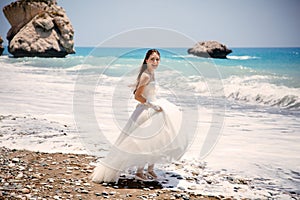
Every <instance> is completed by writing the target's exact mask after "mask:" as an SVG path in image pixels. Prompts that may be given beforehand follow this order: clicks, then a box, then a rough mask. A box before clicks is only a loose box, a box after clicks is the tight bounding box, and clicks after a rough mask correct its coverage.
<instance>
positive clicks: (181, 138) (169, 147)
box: [90, 81, 188, 183]
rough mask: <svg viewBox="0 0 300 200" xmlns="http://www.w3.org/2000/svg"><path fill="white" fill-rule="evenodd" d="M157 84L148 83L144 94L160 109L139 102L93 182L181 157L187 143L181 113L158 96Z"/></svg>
mask: <svg viewBox="0 0 300 200" xmlns="http://www.w3.org/2000/svg"><path fill="white" fill-rule="evenodd" d="M155 88H156V83H155V82H154V81H151V82H150V83H149V84H148V85H146V86H145V89H144V92H143V96H144V97H145V98H146V99H147V100H148V101H150V102H151V103H153V104H155V105H159V106H160V107H161V108H162V110H163V111H162V112H157V111H155V110H154V109H153V108H150V107H148V106H146V105H144V104H138V105H137V107H136V109H135V110H134V112H133V113H132V115H131V117H130V119H129V120H128V122H127V124H126V125H125V127H124V129H123V131H122V132H121V134H120V136H119V137H118V139H117V140H116V142H115V144H114V145H113V146H112V147H111V149H110V151H109V153H108V155H107V156H106V157H105V158H104V159H103V160H101V162H100V164H99V165H98V166H97V167H95V169H94V171H93V173H92V175H91V177H90V178H91V179H92V180H93V181H94V182H99V183H101V182H117V181H118V178H119V175H120V173H121V172H124V171H125V170H127V169H128V168H131V167H143V166H145V165H146V164H155V163H166V162H171V161H173V160H177V159H179V158H180V157H181V156H182V155H183V153H184V152H185V150H186V148H187V145H188V142H187V138H186V136H185V134H184V132H183V130H181V123H182V112H181V111H180V110H179V108H178V107H177V106H176V105H174V104H172V103H170V102H169V101H167V100H165V99H156V92H155Z"/></svg>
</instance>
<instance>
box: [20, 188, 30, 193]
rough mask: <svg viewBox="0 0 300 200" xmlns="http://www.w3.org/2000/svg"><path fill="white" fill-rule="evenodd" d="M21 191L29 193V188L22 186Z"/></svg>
mask: <svg viewBox="0 0 300 200" xmlns="http://www.w3.org/2000/svg"><path fill="white" fill-rule="evenodd" d="M21 191H22V193H23V194H29V193H30V190H29V189H28V188H23V189H22V190H21Z"/></svg>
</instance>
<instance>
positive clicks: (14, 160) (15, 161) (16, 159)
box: [11, 158, 20, 163]
mask: <svg viewBox="0 0 300 200" xmlns="http://www.w3.org/2000/svg"><path fill="white" fill-rule="evenodd" d="M11 161H12V162H13V163H18V162H20V159H19V158H13V159H12V160H11Z"/></svg>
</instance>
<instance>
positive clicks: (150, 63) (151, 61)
mask: <svg viewBox="0 0 300 200" xmlns="http://www.w3.org/2000/svg"><path fill="white" fill-rule="evenodd" d="M159 62H160V57H159V55H158V54H157V53H155V52H154V53H152V54H151V55H150V57H149V58H148V59H147V60H146V63H147V69H148V70H149V71H153V70H155V69H156V68H157V67H158V65H159Z"/></svg>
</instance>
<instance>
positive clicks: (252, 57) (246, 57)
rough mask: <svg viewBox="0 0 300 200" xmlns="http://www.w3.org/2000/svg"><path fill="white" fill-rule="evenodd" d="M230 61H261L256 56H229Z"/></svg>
mask: <svg viewBox="0 0 300 200" xmlns="http://www.w3.org/2000/svg"><path fill="white" fill-rule="evenodd" d="M227 58H228V59H230V60H251V59H259V57H256V56H227Z"/></svg>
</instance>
